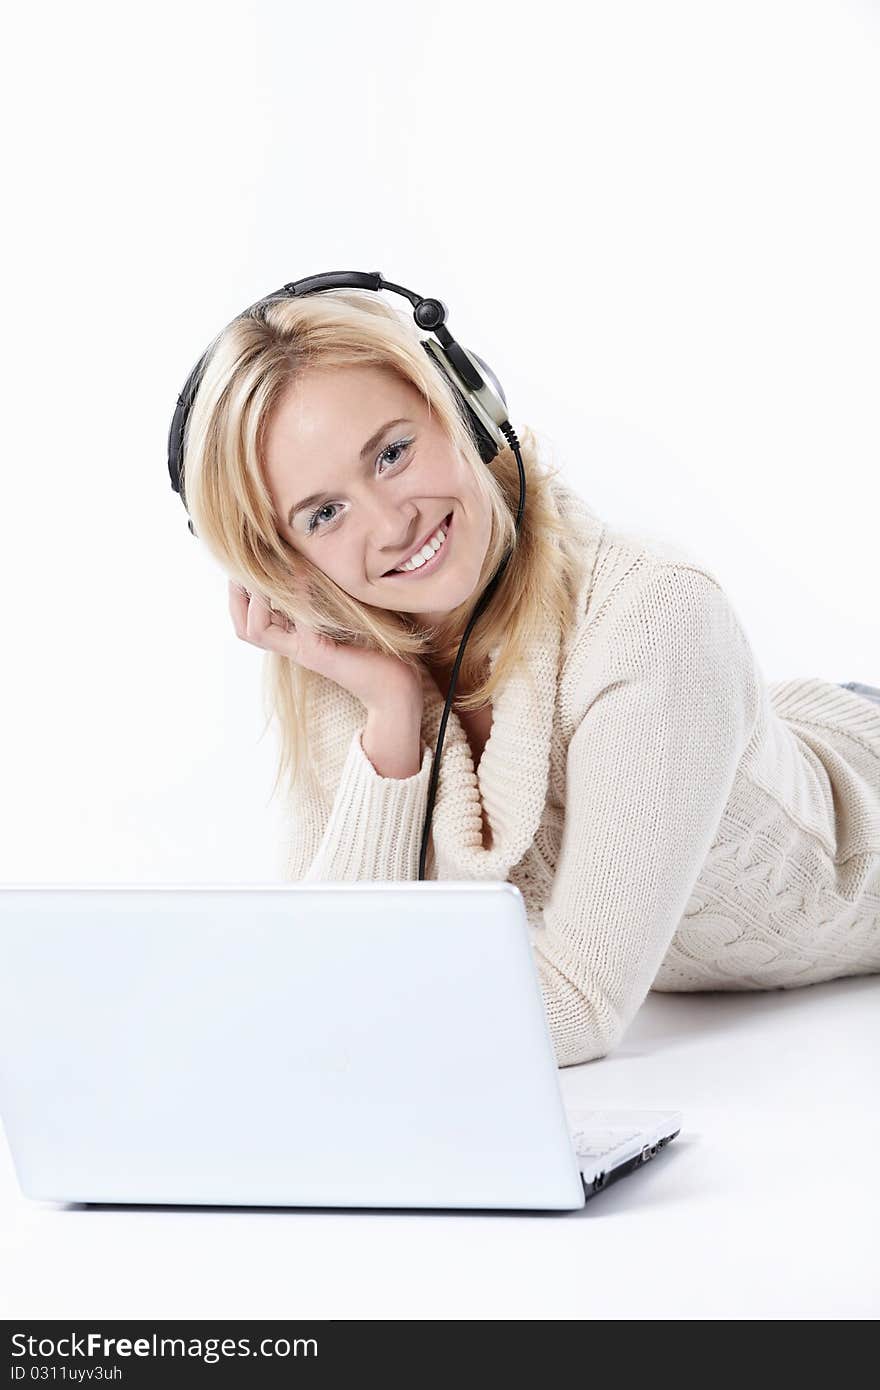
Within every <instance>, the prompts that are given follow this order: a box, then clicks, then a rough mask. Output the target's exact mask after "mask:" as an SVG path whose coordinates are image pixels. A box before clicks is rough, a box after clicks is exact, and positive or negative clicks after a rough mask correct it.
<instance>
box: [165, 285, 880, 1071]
mask: <svg viewBox="0 0 880 1390" xmlns="http://www.w3.org/2000/svg"><path fill="white" fill-rule="evenodd" d="M522 457H523V465H524V468H525V471H526V480H527V493H526V507H525V512H524V516H523V519H522V525H521V529H520V533H519V535H518V536H517V535H516V531H515V527H514V516H515V512H516V505H517V502H518V498H519V475H518V470H517V466H516V460H515V458H514V455H513V453H512V451H511V450H510V449H506V450H504V451H503V452H502V453H500V454H499V455H498V457H497V458H496V459H495V460H494V461H493V462H492V463H491V464H490V465H489V466H487V465H486V464H484V463H483V462H482V461H481V459H480V457H479V454H478V452H477V449H476V446H475V443H474V441H473V439H472V437H471V435H470V432H469V429H468V426H467V423H466V421H465V420H464V418H463V416H462V415H461V414H460V413H459V409H458V407H457V404H456V402H455V400H454V399H453V395H452V392H451V391H450V388H449V387H448V385H447V383H446V382H445V381H444V380H443V379H442V377H441V374H440V373H439V371H438V370H437V369H436V367H435V366H434V365H433V364H432V363H431V362H430V361H429V359H428V357H427V354H426V353H425V352H424V350H423V349H422V348H421V345H420V343H419V341H418V337H417V334H416V330H415V327H414V325H413V324H412V323H411V322H410V323H409V324H407V323H406V322H404V321H403V319H402V318H401V317H399V315H398V314H397V312H396V311H395V310H394V309H392V308H390V307H389V306H388V305H387V304H386V303H385V302H384V301H382V300H380V299H378V298H377V297H375V296H373V295H370V294H369V293H368V292H365V291H351V290H348V291H333V292H329V293H324V294H321V295H317V296H313V297H310V298H303V299H291V300H287V301H279V302H277V303H273V304H270V305H268V306H263V307H262V308H261V309H259V310H258V311H254V310H252V311H250V312H249V314H248V315H246V316H245V317H243V318H241V319H238V320H236V321H235V322H234V323H232V324H231V325H229V327H228V328H227V329H225V330H224V332H223V333H222V334H221V335H220V337H219V338H218V339H217V341H216V343H215V346H214V350H213V352H212V355H211V359H210V362H209V365H208V367H207V369H206V372H205V375H204V378H203V380H202V384H201V386H200V389H199V393H198V395H197V397H196V400H195V403H194V406H193V410H192V414H191V416H190V421H189V426H188V432H187V439H186V453H185V465H186V474H185V495H186V503H187V508H188V510H189V513H190V516H191V517H192V519H193V523H194V525H195V528H196V534H197V535H198V536H199V538H200V539H201V540H203V541H204V542H205V544H207V545H208V546H209V548H210V549H211V551H212V553H213V554H214V555H216V557H217V558H218V559H219V561H220V563H221V565H222V567H223V569H224V571H225V572H226V573H227V574H229V575H231V579H230V584H229V608H230V613H231V617H232V621H233V625H234V628H235V631H236V633H237V635H238V636H239V637H240V638H241V639H242V640H243V641H246V642H249V643H251V644H253V645H254V646H256V647H259V648H261V649H263V650H264V651H265V652H266V653H267V659H266V660H267V664H266V668H265V673H266V676H267V690H268V693H269V695H270V704H271V709H272V711H273V712H274V713H275V714H276V715H277V717H278V723H279V727H280V733H281V759H280V767H279V777H280V776H281V775H282V774H283V773H284V772H285V770H286V771H287V773H288V778H287V785H286V795H285V802H286V814H285V818H284V856H283V860H282V873H283V875H284V877H286V878H289V879H291V880H294V881H308V882H316V881H320V880H336V881H339V880H341V881H346V880H348V881H351V880H375V879H393V880H401V879H416V878H417V877H418V858H419V849H420V844H421V834H422V827H423V822H424V817H425V811H426V803H427V794H428V781H429V778H430V774H431V765H432V760H433V750H434V747H435V743H436V737H437V732H438V727H439V722H440V717H441V714H442V710H443V705H444V701H445V698H446V695H447V693H448V689H449V684H448V682H449V676H450V672H451V669H452V666H453V662H454V660H455V656H456V654H457V651H458V647H459V642H460V639H461V636H462V633H463V630H464V627H465V625H466V623H467V621H468V618H469V617H470V614H471V612H472V610H473V606H474V604H475V603H476V601H477V599H478V598H479V596H480V595H481V594H482V592H483V589H484V588H485V586H486V584H487V583H488V581H489V579H490V578H491V577H492V575H493V574H494V573H495V570H496V568H497V566H498V564H499V563H500V560H501V558H502V556H503V555H504V553H505V551H506V550H507V548H508V547H509V546H510V545H511V544H513V542H514V539H515V540H516V546H515V551H514V555H513V557H512V559H511V561H510V563H509V564H508V566H507V567H506V570H505V572H504V575H503V577H502V580H501V582H500V583H499V585H498V588H497V589H496V591H495V593H494V595H493V596H492V599H491V600H490V602H489V605H488V606H487V608H486V611H485V613H484V614H483V615H482V616H481V618H480V620H479V621H478V623H477V624H476V626H475V628H474V630H473V632H472V634H471V637H470V639H469V642H468V645H467V647H466V648H465V652H464V657H463V660H462V666H461V670H460V674H459V681H458V684H457V687H456V697H455V702H454V704H453V707H452V710H451V713H450V718H449V722H448V724H447V729H446V736H445V741H444V745H443V749H442V755H441V759H440V772H439V780H438V785H437V795H436V801H435V805H434V812H433V818H432V825H431V844H430V853H429V855H428V861H427V865H426V870H425V872H426V877H429V878H435V879H453V878H455V879H501V880H507V881H509V882H511V883H514V884H516V885H517V887H518V888H519V889H520V890H521V892H522V894H523V897H524V899H525V903H526V908H527V913H528V918H529V923H530V931H531V938H532V943H533V948H534V953H535V961H536V967H537V971H538V975H539V978H540V983H541V989H542V993H543V997H544V1001H545V1005H546V1009H547V1014H548V1019H549V1023H550V1030H551V1035H552V1037H553V1040H554V1045H555V1049H556V1055H557V1059H558V1062H559V1065H560V1066H567V1065H571V1064H573V1063H579V1062H584V1061H588V1060H590V1059H591V1058H596V1057H601V1056H603V1055H605V1054H606V1053H608V1052H609V1051H610V1050H611V1049H613V1048H614V1047H615V1046H616V1045H617V1044H618V1043H619V1041H620V1039H621V1038H622V1036H623V1034H624V1032H625V1031H626V1028H627V1027H628V1025H629V1023H630V1022H631V1020H632V1018H633V1017H634V1015H635V1013H636V1012H637V1010H638V1009H639V1007H640V1005H641V1004H642V1002H643V1000H644V998H645V996H646V994H647V992H648V991H649V990H650V989H655V990H684V991H688V990H752V989H772V988H790V987H793V986H797V985H806V984H811V983H813V982H817V981H821V980H831V979H835V978H837V977H840V976H846V975H860V974H868V973H871V972H875V971H877V970H880V690H878V689H875V688H873V687H870V686H865V685H863V684H862V685H860V684H858V683H856V682H852V683H850V688H847V687H844V686H841V685H837V684H834V683H832V682H829V681H825V680H821V679H817V678H812V677H802V678H798V679H792V680H785V681H779V682H775V683H773V684H771V685H768V684H766V683H765V681H764V680H763V677H762V674H761V671H760V668H759V666H758V663H757V662H756V659H755V656H754V653H753V652H752V650H751V647H750V645H749V642H748V640H747V638H746V636H745V634H744V632H743V630H742V627H741V625H740V622H739V620H738V618H737V615H736V613H735V611H734V609H733V608H732V606H731V603H730V602H729V600H728V599H727V597H726V596H725V594H724V592H723V590H722V587H721V586H720V584H719V583H718V581H717V580H716V578H715V577H714V576H713V574H712V572H711V570H709V569H707V568H706V566H705V565H704V564H703V563H702V562H701V561H700V559H699V558H698V557H694V556H692V555H690V554H689V553H687V552H685V551H684V550H683V549H682V548H680V547H676V546H670V545H668V544H665V543H658V542H655V541H649V542H646V541H645V540H643V539H641V538H640V537H639V536H637V535H636V534H634V533H631V532H627V531H622V530H618V529H613V528H612V527H610V526H608V525H606V524H603V523H602V522H601V521H600V520H599V519H598V518H597V516H596V515H595V514H594V513H593V512H592V511H591V509H590V508H589V506H588V505H587V504H586V502H584V501H583V499H582V498H580V497H579V496H577V495H576V493H575V492H574V491H573V490H572V489H571V488H570V487H569V486H567V485H566V484H565V482H564V481H563V480H562V479H561V478H560V477H559V475H558V472H554V471H551V470H548V469H546V468H545V467H544V466H543V465H542V464H540V463H539V460H538V451H537V448H536V443H535V438H534V435H533V434H532V432H531V431H529V430H526V431H525V432H524V437H523V439H522ZM275 785H276V789H277V786H278V781H277V780H276V784H275ZM476 968H478V967H476ZM492 988H494V985H493V981H492V980H491V979H487V980H486V989H487V991H488V990H491V989H492Z"/></svg>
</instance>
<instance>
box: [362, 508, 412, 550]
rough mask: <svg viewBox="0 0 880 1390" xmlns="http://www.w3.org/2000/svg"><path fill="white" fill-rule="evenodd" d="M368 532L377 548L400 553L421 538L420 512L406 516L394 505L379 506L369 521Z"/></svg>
mask: <svg viewBox="0 0 880 1390" xmlns="http://www.w3.org/2000/svg"><path fill="white" fill-rule="evenodd" d="M368 534H369V536H370V537H371V539H372V541H373V544H374V545H375V547H376V549H377V550H379V551H387V552H388V553H389V554H398V553H399V552H400V551H401V550H403V549H405V547H406V546H407V545H408V544H409V543H410V541H411V542H412V544H413V545H415V543H416V541H417V540H418V538H419V532H418V513H417V512H415V511H414V512H412V513H411V514H410V515H409V516H404V515H403V514H401V512H400V511H399V510H397V509H396V508H393V507H388V506H387V505H386V506H384V507H377V508H376V509H375V511H374V513H373V515H372V516H371V517H370V519H369V521H368Z"/></svg>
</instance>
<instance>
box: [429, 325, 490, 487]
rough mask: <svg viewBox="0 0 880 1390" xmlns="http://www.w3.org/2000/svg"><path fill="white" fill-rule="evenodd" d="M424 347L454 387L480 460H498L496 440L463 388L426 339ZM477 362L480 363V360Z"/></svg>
mask: <svg viewBox="0 0 880 1390" xmlns="http://www.w3.org/2000/svg"><path fill="white" fill-rule="evenodd" d="M422 347H423V348H424V349H425V352H426V353H427V354H428V357H429V358H430V360H431V362H432V363H433V364H434V367H435V368H436V369H437V370H438V371H440V372H442V373H443V378H444V380H445V381H447V382H448V384H449V385H450V386H451V387H452V394H453V395H454V397H455V400H456V404H457V405H458V408H459V412H460V413H461V415H462V417H463V418H464V420H465V423H466V424H467V425H468V426H469V428H470V432H471V436H472V437H473V441H474V443H475V445H476V446H477V450H478V452H479V455H480V458H481V459H482V460H483V462H484V463H491V462H492V460H493V459H494V458H497V456H498V445H497V444H496V443H495V440H494V439H493V438H492V436H491V435H490V434H489V432H488V430H487V429H486V427H485V425H484V424H483V422H482V420H481V419H480V417H479V416H478V415H477V414H476V412H475V411H473V410H472V409H471V407H470V404H469V402H468V399H467V396H466V395H465V394H464V392H463V391H462V390H461V387H460V386H459V384H458V382H457V381H453V379H452V377H451V376H450V375H449V373H448V372H446V371H444V370H443V366H442V363H440V362H438V360H437V358H436V357H435V356H434V354H433V352H432V351H431V349H430V348H429V347H428V344H427V343H426V342H425V340H424V339H423V340H422ZM474 355H475V356H476V354H474ZM477 360H478V361H479V358H478V359H477ZM480 365H481V366H483V365H485V364H484V363H482V362H480ZM486 370H487V372H488V374H489V375H490V376H491V377H492V380H493V381H494V380H495V377H494V374H493V373H492V372H491V369H489V368H487V369H486Z"/></svg>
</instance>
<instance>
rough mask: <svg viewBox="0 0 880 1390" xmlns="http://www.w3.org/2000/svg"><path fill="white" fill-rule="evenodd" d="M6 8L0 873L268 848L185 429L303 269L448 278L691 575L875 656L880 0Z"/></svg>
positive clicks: (620, 506)
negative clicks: (265, 304)
mask: <svg viewBox="0 0 880 1390" xmlns="http://www.w3.org/2000/svg"><path fill="white" fill-rule="evenodd" d="M7 33H8V36H9V40H10V42H9V47H8V50H7V56H6V60H5V67H6V72H5V75H4V82H3V84H2V101H3V105H4V107H5V110H4V112H3V117H4V119H3V126H4V130H5V132H6V145H7V149H6V163H7V172H6V181H7V194H8V195H11V196H10V202H9V207H10V209H11V215H9V214H8V215H7V217H6V219H5V239H6V252H5V256H4V258H3V266H4V277H5V286H4V290H3V304H4V312H5V332H4V334H3V350H4V358H5V372H4V379H5V382H6V385H7V396H6V406H5V410H4V422H5V426H6V449H5V453H6V466H5V468H4V470H3V520H4V544H3V547H2V566H3V573H2V595H3V598H2V603H3V610H2V619H3V639H4V646H5V655H6V658H7V661H8V665H6V663H4V664H5V665H6V670H7V678H6V680H5V681H4V682H3V688H2V700H3V711H2V713H3V718H2V721H0V739H2V745H0V748H2V770H3V783H4V794H3V797H2V804H0V817H2V820H0V877H2V879H3V881H7V882H8V881H15V882H22V881H28V882H30V881H33V882H40V883H44V882H45V883H53V882H84V881H89V882H103V881H122V882H131V881H147V882H158V881H164V882H192V881H201V880H205V881H208V882H217V881H236V882H250V881H261V880H266V879H272V878H275V877H276V876H277V869H276V861H275V835H276V830H277V826H278V817H279V803H278V802H277V801H275V802H273V801H270V799H269V794H270V791H271V786H272V779H273V776H274V770H275V758H276V745H275V738H276V735H275V731H274V726H270V728H269V730H268V731H267V732H266V733H265V734H264V735H263V737H262V738H261V737H260V735H261V732H262V729H263V725H264V712H263V707H262V703H261V698H260V675H261V667H262V662H263V655H262V653H261V652H260V651H258V650H257V649H256V648H255V647H253V646H251V645H249V644H247V643H244V642H241V641H240V640H239V639H238V638H236V636H235V634H234V632H233V629H232V625H231V622H230V619H229V615H228V612H227V594H226V576H225V575H224V574H223V573H222V572H221V570H220V569H219V568H218V566H217V565H216V564H215V563H214V562H213V560H212V559H211V557H210V556H208V554H207V552H205V551H204V550H203V549H202V547H201V546H200V545H199V543H198V542H197V541H196V540H194V539H193V538H192V536H191V535H190V533H189V531H188V530H187V527H186V514H185V512H184V509H183V506H182V505H181V502H180V500H179V498H178V497H177V496H176V495H175V494H174V493H173V492H172V490H171V486H170V482H169V478H168V471H167V462H166V460H167V433H168V426H169V423H170V419H171V414H172V411H173V407H174V404H175V399H176V396H177V393H178V391H179V390H180V389H181V387H182V386H183V383H184V381H185V379H186V377H187V374H188V373H189V371H190V368H191V367H192V366H193V365H194V363H195V361H196V360H197V358H198V357H199V356H200V354H201V352H202V351H203V349H204V347H205V346H206V345H207V343H208V341H209V340H210V339H211V337H212V336H213V335H214V334H215V333H216V332H217V331H219V329H220V328H221V327H223V325H224V324H225V323H227V322H228V321H229V319H231V318H232V317H234V315H235V314H236V313H238V312H240V311H241V310H242V309H243V308H245V307H246V306H247V305H248V304H250V303H251V302H253V300H255V299H257V298H258V297H259V296H260V295H261V294H265V293H268V292H269V291H270V290H272V289H275V288H276V287H277V286H278V285H279V284H282V283H283V282H284V281H285V280H289V279H298V278H302V277H303V276H305V275H309V274H313V273H317V272H319V271H325V270H334V269H360V270H381V271H382V272H383V274H385V275H386V276H387V277H388V278H390V279H393V280H396V281H398V283H402V284H405V285H408V286H410V287H411V288H415V289H417V290H418V291H419V292H420V293H423V294H434V295H438V296H439V297H440V298H442V299H443V300H444V301H445V302H446V303H447V304H448V306H449V310H450V324H451V327H452V330H453V332H454V333H455V334H456V335H458V336H459V338H460V339H461V341H462V342H464V343H465V344H466V345H467V346H469V347H470V348H472V349H473V350H474V351H476V352H478V353H479V355H480V356H482V357H484V358H485V359H486V360H487V361H488V362H490V363H491V365H492V366H493V368H494V370H495V371H496V372H497V374H498V376H499V377H500V379H501V381H502V383H503V385H504V388H505V391H506V393H507V398H508V401H509V403H510V406H511V412H512V418H513V422H514V425H515V426H521V425H522V424H525V423H528V424H531V425H533V426H534V427H535V428H536V430H538V431H539V432H540V435H541V436H542V437H543V439H544V440H545V441H546V447H547V450H548V453H549V454H550V455H551V457H553V458H554V459H555V460H557V461H559V462H561V463H562V465H563V467H564V469H565V472H566V474H567V476H568V477H570V479H571V480H572V482H573V483H575V485H576V486H578V487H579V489H580V490H581V492H582V494H583V495H584V496H585V497H587V498H588V500H589V501H590V502H591V504H592V505H593V507H594V508H595V509H596V510H597V511H598V512H599V513H600V515H602V516H603V517H604V518H605V519H607V520H609V521H611V522H612V523H615V524H619V525H631V526H633V527H641V528H646V529H650V530H652V531H655V532H656V533H658V534H659V535H662V536H667V537H669V538H671V539H674V540H675V541H677V542H681V543H683V544H685V545H687V546H689V547H690V548H691V549H692V550H694V551H695V552H696V554H697V555H698V556H699V557H700V558H701V559H702V561H703V562H704V563H705V564H706V565H708V566H709V567H710V568H712V569H713V571H714V572H715V573H716V574H717V576H718V577H719V579H720V580H721V582H722V583H723V584H724V586H725V587H726V590H727V592H728V594H729V596H730V598H731V600H732V602H733V603H734V605H735V607H736V608H737V611H738V612H739V614H740V616H741V618H742V621H743V623H744V625H745V627H746V630H747V632H748V634H749V636H750V638H751V640H752V643H753V646H754V649H755V652H756V654H757V656H758V659H759V661H760V663H761V665H762V669H763V671H764V674H765V676H766V678H767V679H768V680H773V679H777V678H779V679H781V678H785V677H790V676H809V675H814V676H821V677H823V678H825V679H829V680H839V681H848V680H858V681H863V682H867V683H868V684H872V685H878V686H880V618H878V601H877V600H878V591H880V583H878V544H877V538H878V514H880V513H878V504H880V483H878V477H880V469H878V442H880V420H878V414H877V383H878V379H880V334H878V322H880V268H878V259H880V258H878V256H877V247H878V245H880V185H878V179H877V147H878V133H880V8H878V6H876V5H871V4H868V3H858V2H857V0H852V2H851V3H841V0H834V3H804V0H797V3H789V4H786V3H779V0H760V3H753V2H752V3H750V2H749V0H745V2H744V0H737V3H735V4H733V3H731V4H711V5H706V4H705V3H693V4H686V3H680V0H674V2H673V3H669V0H667V3H664V4H662V5H657V4H651V3H647V4H634V3H629V2H627V0H624V3H620V0H615V3H606V4H583V5H581V6H571V5H570V4H568V3H560V0H549V3H545V4H542V5H541V6H540V7H538V8H537V9H535V8H534V7H531V6H516V5H511V4H510V3H506V4H503V5H502V4H500V3H492V4H485V3H483V4H480V3H476V4H473V3H468V4H465V3H462V2H461V0H453V3H451V4H450V3H444V4H443V5H439V6H428V5H425V6H422V5H411V4H389V3H382V0H380V3H378V4H371V5H368V6H361V5H357V4H354V3H343V4H339V3H332V2H331V3H323V4H321V5H320V6H294V7H291V6H287V5H283V4H271V3H268V0H263V3H256V4H254V3H251V4H242V3H240V0H236V3H234V4H226V3H222V0H221V2H220V3H218V0H211V3H210V4H208V3H205V4H199V3H191V0H184V2H183V3H175V4H173V5H162V4H159V5H158V6H151V7H150V8H149V9H144V10H143V11H140V12H139V11H134V10H131V9H130V8H128V7H124V6H123V7H119V6H117V5H111V4H106V5H104V4H94V3H84V4H83V3H80V4H77V5H75V6H65V5H61V4H52V5H43V6H40V5H37V6H36V7H33V8H31V7H22V6H19V7H16V9H15V12H14V14H11V15H10V18H9V20H8V30H7ZM390 298H392V300H393V301H394V302H395V303H397V304H402V303H403V301H401V300H399V299H398V297H397V296H391V297H390ZM282 830H283V827H282Z"/></svg>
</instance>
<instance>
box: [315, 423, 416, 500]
mask: <svg viewBox="0 0 880 1390" xmlns="http://www.w3.org/2000/svg"><path fill="white" fill-rule="evenodd" d="M406 424H409V419H408V417H407V416H406V415H403V416H401V417H400V418H399V419H397V420H388V421H387V422H386V423H385V424H384V425H381V426H380V427H379V429H377V430H375V431H374V432H373V433H372V434H371V435H370V437H369V439H368V440H367V442H366V444H365V445H364V447H363V448H362V449H361V452H360V459H361V462H362V463H364V462H366V459H367V457H368V455H370V454H371V453H372V452H373V450H374V449H375V447H376V445H377V444H378V443H379V441H380V439H382V438H383V437H384V436H385V435H386V434H387V433H388V431H389V430H390V429H393V428H394V426H395V425H406ZM329 496H330V493H329V492H326V491H325V492H311V493H309V495H308V497H303V499H302V500H301V501H300V502H294V504H293V506H292V507H291V509H290V511H289V512H288V513H287V524H288V526H292V525H293V518H294V517H295V516H296V515H297V514H298V513H299V512H301V511H304V510H305V508H306V507H312V506H314V505H315V503H316V502H320V501H322V499H323V498H325V497H329Z"/></svg>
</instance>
